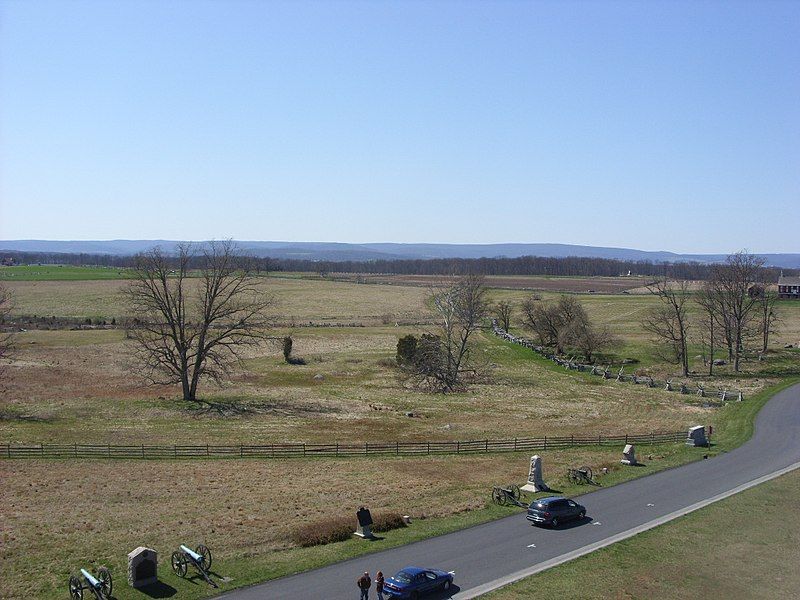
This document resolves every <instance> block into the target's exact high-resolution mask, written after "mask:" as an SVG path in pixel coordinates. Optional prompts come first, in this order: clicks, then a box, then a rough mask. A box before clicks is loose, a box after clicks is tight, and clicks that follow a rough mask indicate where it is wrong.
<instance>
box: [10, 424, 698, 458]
mask: <svg viewBox="0 0 800 600" xmlns="http://www.w3.org/2000/svg"><path fill="white" fill-rule="evenodd" d="M685 439H686V432H685V431H672V432H659V433H655V432H654V433H646V434H637V435H630V434H629V435H603V434H599V435H579V436H576V435H570V436H556V437H552V436H543V437H530V438H510V439H502V440H492V439H483V440H454V441H430V442H427V441H426V442H364V443H361V444H342V443H333V444H303V443H293V444H260V445H246V444H240V445H235V446H216V445H210V444H209V445H181V446H178V445H174V446H162V445H147V444H144V445H112V444H35V445H22V444H0V457H2V458H6V459H13V458H124V459H137V458H138V459H150V460H154V459H155V460H157V459H180V458H298V457H315V456H317V457H334V458H337V457H340V458H341V457H357V456H430V455H436V454H490V453H496V452H522V451H529V450H540V451H544V450H556V449H562V448H574V447H581V446H616V445H620V444H639V445H645V444H660V443H672V442H681V441H684V440H685Z"/></svg>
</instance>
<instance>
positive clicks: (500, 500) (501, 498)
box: [492, 487, 506, 506]
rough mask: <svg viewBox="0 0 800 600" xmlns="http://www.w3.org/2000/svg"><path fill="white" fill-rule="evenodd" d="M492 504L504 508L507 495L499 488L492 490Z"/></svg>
mask: <svg viewBox="0 0 800 600" xmlns="http://www.w3.org/2000/svg"><path fill="white" fill-rule="evenodd" d="M492 502H494V503H495V504H497V505H498V506H503V505H505V503H506V495H505V494H504V493H503V490H501V489H500V488H499V487H496V488H492Z"/></svg>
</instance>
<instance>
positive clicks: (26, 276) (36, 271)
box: [0, 265, 130, 281]
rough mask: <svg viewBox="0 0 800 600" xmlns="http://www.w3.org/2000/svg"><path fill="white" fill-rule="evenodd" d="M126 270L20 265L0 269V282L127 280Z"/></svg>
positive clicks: (118, 268)
mask: <svg viewBox="0 0 800 600" xmlns="http://www.w3.org/2000/svg"><path fill="white" fill-rule="evenodd" d="M129 276H130V274H129V271H128V269H125V268H121V267H77V266H72V265H41V266H36V265H21V266H17V267H0V281H91V280H95V279H128V278H129Z"/></svg>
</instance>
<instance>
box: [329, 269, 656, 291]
mask: <svg viewBox="0 0 800 600" xmlns="http://www.w3.org/2000/svg"><path fill="white" fill-rule="evenodd" d="M331 277H332V278H334V279H336V280H344V281H358V282H362V283H373V284H383V285H414V286H423V287H428V286H433V285H436V284H438V283H440V282H442V281H447V279H448V278H447V277H440V276H436V275H370V274H361V273H334V274H332V275H331ZM485 279H486V285H487V286H489V287H493V288H498V289H512V290H535V291H546V292H574V293H587V294H588V293H599V294H620V293H622V292H623V291H626V290H633V289H641V288H642V287H643V286H645V285H647V284H648V283H650V281H651V279H650V278H647V277H638V276H636V277H547V276H544V275H487V276H486V278H485Z"/></svg>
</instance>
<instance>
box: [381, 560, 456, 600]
mask: <svg viewBox="0 0 800 600" xmlns="http://www.w3.org/2000/svg"><path fill="white" fill-rule="evenodd" d="M452 584H453V573H452V572H450V573H448V572H447V571H440V570H439V569H422V568H420V567H405V568H404V569H401V570H400V571H398V572H397V573H396V574H395V575H393V576H392V577H389V579H387V580H386V581H385V582H384V584H383V593H384V594H388V595H389V597H390V598H403V599H406V598H408V599H409V600H416V599H417V598H420V597H422V596H424V595H425V594H430V593H431V592H436V591H438V590H449V589H450V586H451V585H452Z"/></svg>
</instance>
